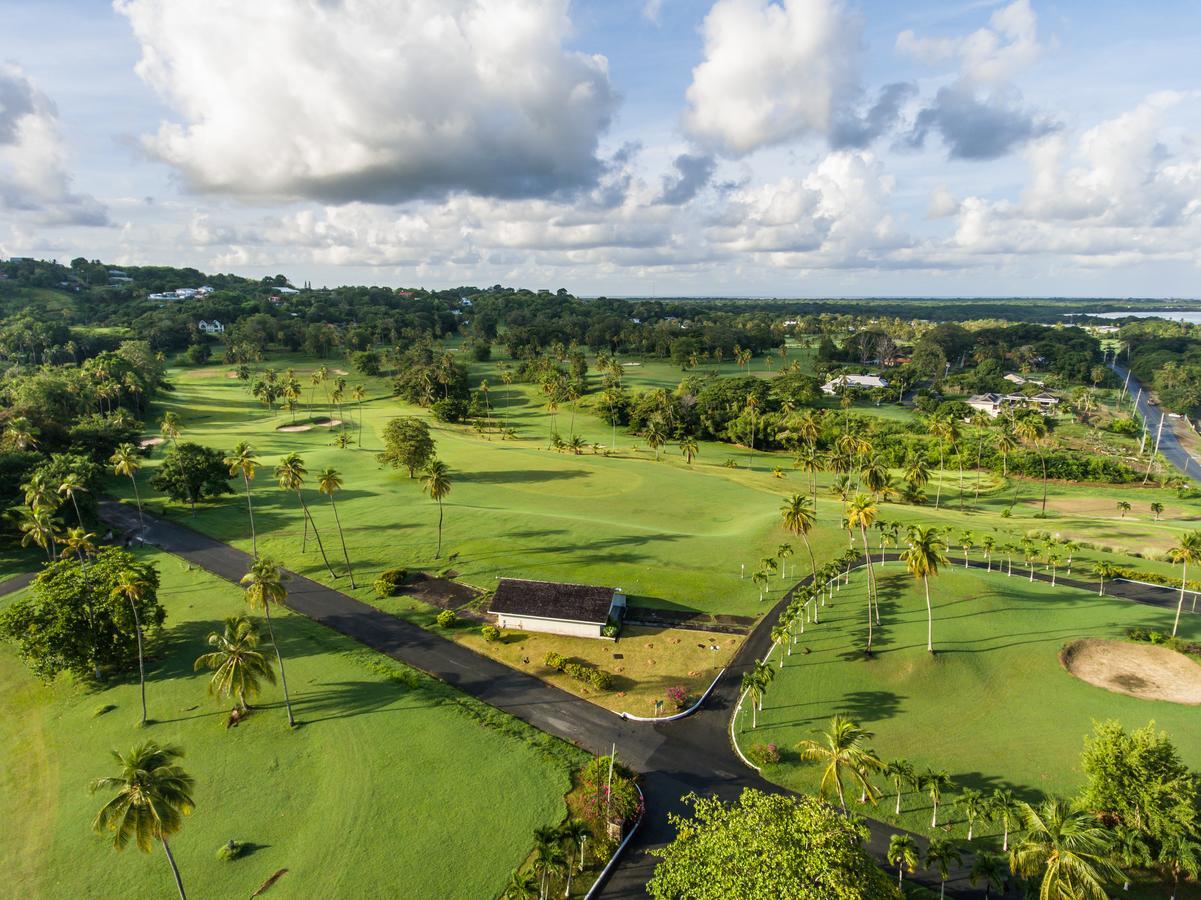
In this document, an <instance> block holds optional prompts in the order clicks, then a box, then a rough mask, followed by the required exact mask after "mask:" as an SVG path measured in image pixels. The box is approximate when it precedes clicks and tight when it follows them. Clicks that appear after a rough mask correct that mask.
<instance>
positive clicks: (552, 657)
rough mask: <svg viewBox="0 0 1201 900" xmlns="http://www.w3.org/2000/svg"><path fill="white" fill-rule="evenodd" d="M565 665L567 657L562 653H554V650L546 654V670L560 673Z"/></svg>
mask: <svg viewBox="0 0 1201 900" xmlns="http://www.w3.org/2000/svg"><path fill="white" fill-rule="evenodd" d="M565 665H567V657H566V656H564V655H563V654H562V653H556V652H555V651H554V650H551V651H550V652H548V653H547V654H546V667H547V668H548V669H558V670H559V671H560V672H562V671H563V667H564V666H565Z"/></svg>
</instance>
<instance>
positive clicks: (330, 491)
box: [317, 466, 358, 588]
mask: <svg viewBox="0 0 1201 900" xmlns="http://www.w3.org/2000/svg"><path fill="white" fill-rule="evenodd" d="M341 489H342V476H341V475H339V474H338V470H337V469H335V468H334V467H333V466H326V468H325V469H323V470H322V472H321V474H320V475H319V476H317V490H319V491H320V492H321V493H323V494H325V496H327V497H329V506H330V509H332V510H333V511H334V524H335V525H337V526H338V540H339V541H341V542H342V558H343V559H344V560H346V572H347V574H349V575H350V586H351V587H352V588H355V587H358V585H357V584H355V583H354V569H353V568H351V565H350V554H349V553H347V552H346V535H345V533H343V531H342V520H341V519H340V518H339V517H338V504H337V503H336V502H335V501H334V494H336V493H337V492H338V491H339V490H341Z"/></svg>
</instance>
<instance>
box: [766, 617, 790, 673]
mask: <svg viewBox="0 0 1201 900" xmlns="http://www.w3.org/2000/svg"><path fill="white" fill-rule="evenodd" d="M791 638H792V632H791V631H789V630H788V626H787V625H776V626H775V627H773V628H772V630H771V642H772V644H773V645H774V646H783V647H787V648H788V655H789V656H792V640H791ZM780 668H781V669H782V668H784V653H783V652H781V653H780Z"/></svg>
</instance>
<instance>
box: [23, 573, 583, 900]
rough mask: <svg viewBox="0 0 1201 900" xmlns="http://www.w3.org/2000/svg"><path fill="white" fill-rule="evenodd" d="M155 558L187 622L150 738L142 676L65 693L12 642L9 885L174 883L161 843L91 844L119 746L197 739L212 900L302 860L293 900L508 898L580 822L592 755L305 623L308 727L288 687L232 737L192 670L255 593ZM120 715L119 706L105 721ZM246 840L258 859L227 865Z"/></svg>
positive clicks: (178, 618)
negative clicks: (522, 873) (291, 718)
mask: <svg viewBox="0 0 1201 900" xmlns="http://www.w3.org/2000/svg"><path fill="white" fill-rule="evenodd" d="M153 559H154V561H155V562H156V563H157V564H158V566H159V571H160V573H161V576H162V579H163V586H162V589H161V591H160V598H161V599H162V601H163V603H164V604H165V606H166V608H167V612H168V618H167V626H168V629H167V632H166V642H165V645H164V647H163V648H162V652H161V655H160V656H159V657H158V658H156V659H154V660H152V661H150V663H149V665H148V679H149V684H148V699H149V705H150V714H151V717H152V718H155V719H157V720H159V721H158V724H153V725H152V726H150V727H149V728H147V729H145V730H141V729H138V728H137V727H135V723H136V722H137V719H138V715H139V711H138V702H137V692H138V691H137V684H136V680H135V681H132V682H129V683H125V684H120V685H117V686H114V687H110V688H107V689H105V690H99V691H90V690H88V689H86V688H84V687H81V686H78V685H76V684H74V683H72V682H69V681H68V680H66V679H62V680H60V681H58V682H56V683H55V684H53V685H50V686H46V685H43V684H42V683H41V682H39V681H37V680H36V679H35V678H34V677H33V676H32V675H30V674H29V672H28V671H27V669H26V668H25V666H24V665H23V664H22V663H21V662H20V661H19V660H18V659H17V657H16V656H15V654H14V652H13V650H12V647H11V646H9V645H0V719H2V720H3V721H4V722H5V723H6V725H5V727H4V728H3V729H0V809H3V810H4V811H5V840H4V841H3V842H0V869H2V870H3V871H4V873H5V887H4V889H3V891H0V893H3V894H4V895H5V896H13V897H29V898H37V897H46V898H51V897H166V896H168V895H170V894H171V893H172V892H173V891H174V887H173V886H172V884H171V873H170V870H169V868H168V866H167V862H166V859H165V858H164V857H163V855H162V852H161V850H156V852H155V853H153V854H151V855H149V856H147V855H144V854H142V853H139V852H138V851H136V850H135V849H129V850H126V851H125V852H124V853H121V854H118V853H116V852H114V851H113V849H112V847H111V845H110V844H108V843H106V842H105V841H104V840H103V839H101V838H99V837H96V836H95V835H93V834H92V832H91V822H92V817H93V816H94V815H95V812H96V810H97V809H99V807H100V806H101V805H102V804H103V803H104V801H105V799H106V797H104V796H100V795H97V796H93V795H90V794H89V793H88V783H89V782H90V781H91V780H92V779H93V778H95V777H97V776H101V775H108V774H115V771H114V761H113V760H112V758H111V757H110V755H109V751H110V750H112V749H115V748H116V749H121V750H123V751H125V750H129V749H130V748H131V747H133V746H134V745H136V744H137V743H138V742H140V741H142V740H145V739H147V738H153V739H154V740H156V741H159V742H161V743H172V744H178V745H179V746H181V747H183V748H184V750H185V751H186V756H185V757H184V759H183V765H184V767H185V768H186V769H187V771H188V772H190V773H191V774H192V775H193V776H194V777H195V779H196V787H195V793H194V796H195V800H196V811H195V813H194V814H193V815H192V816H191V817H189V818H188V819H187V820H186V821H185V825H184V828H183V831H182V832H181V833H180V834H179V835H178V836H177V837H176V838H175V840H173V841H172V848H173V850H174V852H175V854H176V858H177V860H178V863H179V867H180V870H181V872H182V875H183V878H184V883H185V886H186V887H187V888H188V889H189V893H190V894H191V895H192V896H196V897H238V896H241V897H246V896H249V895H250V894H251V892H252V891H254V890H255V888H256V887H258V885H259V884H261V883H262V882H263V881H264V880H265V879H267V878H268V877H269V876H271V875H272V874H273V873H274V872H276V871H277V870H279V869H284V868H286V869H287V870H288V872H287V874H286V875H284V876H283V877H282V878H281V879H280V880H279V881H278V882H277V883H276V884H275V886H274V887H272V888H271V890H270V896H271V897H273V898H277V897H278V898H285V897H296V898H302V897H303V898H311V897H334V896H337V897H378V896H395V897H463V898H480V897H491V896H495V895H496V894H497V893H499V891H500V890H501V889H502V887H503V886H504V882H505V880H506V878H507V876H508V873H509V872H510V871H511V870H512V869H513V868H514V867H515V866H517V865H519V864H520V863H521V862H522V861H523V860H524V859H525V858H526V855H527V854H528V852H529V848H530V846H531V843H532V837H531V835H532V832H533V829H534V828H536V827H538V826H541V825H551V824H557V823H558V822H559V821H561V820H562V818H563V816H564V815H565V811H566V810H565V805H564V800H563V797H564V794H565V793H566V792H567V791H568V790H569V789H570V777H569V769H570V768H571V766H572V764H573V761H575V760H577V757H581V756H582V755H580V754H578V751H576V750H574V749H573V748H571V747H569V746H567V745H566V744H563V743H561V742H558V741H556V740H554V739H553V738H550V737H548V736H546V735H543V734H541V733H539V732H536V731H535V730H534V729H532V728H530V727H528V726H526V725H524V724H523V723H520V722H518V721H516V720H514V719H512V718H510V717H508V716H504V715H503V714H501V713H498V712H496V711H495V710H492V709H490V708H488V707H485V706H483V705H482V704H479V703H477V702H475V701H473V700H470V699H469V698H465V697H464V696H463V695H461V694H458V693H457V692H455V691H454V690H453V689H451V688H449V687H447V686H445V685H443V684H441V683H439V682H436V681H434V680H433V679H430V678H428V677H427V676H424V675H418V674H417V673H415V672H413V671H412V670H409V669H406V668H405V667H403V666H400V665H399V664H396V663H393V662H392V661H390V660H388V659H387V658H385V657H382V656H379V655H378V654H374V653H371V652H370V651H367V650H364V649H361V648H358V646H357V645H356V644H354V643H353V642H352V641H350V640H349V639H346V638H343V637H341V636H339V635H337V634H335V633H334V632H331V631H328V630H326V629H324V628H322V627H320V626H318V625H316V624H314V623H312V622H310V621H308V620H307V619H304V618H303V617H301V616H298V615H294V614H289V613H287V612H286V611H283V612H281V613H280V614H279V615H278V617H277V618H275V628H276V633H277V635H278V636H279V638H280V647H281V650H282V652H283V655H284V661H285V666H286V671H287V674H288V684H289V687H290V688H291V691H292V696H293V703H294V706H295V710H296V714H297V718H298V719H299V720H300V721H301V722H302V723H303V724H302V726H301V727H300V728H298V729H296V730H295V731H290V730H289V729H288V727H287V724H286V719H285V716H284V711H283V709H282V703H281V698H282V694H281V691H280V689H279V688H278V687H274V688H273V687H271V686H269V685H268V686H266V690H265V693H264V695H263V697H262V699H261V701H260V703H261V704H262V708H259V709H257V710H256V711H255V712H254V714H253V715H252V716H251V717H250V718H249V719H248V720H247V721H246V722H244V723H242V724H241V725H239V726H238V727H237V728H233V729H229V730H227V729H226V727H225V720H226V715H227V713H228V710H229V705H230V704H228V703H225V704H220V703H218V702H217V701H216V700H215V699H213V698H211V697H209V696H208V695H207V694H206V684H207V679H208V675H207V673H193V672H192V661H193V659H194V658H195V657H196V656H197V655H199V654H200V653H201V652H204V650H205V649H206V645H205V643H204V641H205V636H206V635H207V634H208V633H209V632H210V631H211V630H213V629H214V628H217V627H219V623H220V622H221V620H222V618H223V617H224V616H227V615H231V614H235V613H239V612H242V611H243V610H244V609H245V604H244V602H243V599H242V592H241V591H240V590H239V589H238V588H236V587H235V586H233V585H230V584H228V583H226V582H223V581H220V580H218V579H216V578H214V577H212V576H209V575H207V574H204V573H202V572H198V571H195V570H192V571H188V570H187V567H186V564H184V563H182V562H181V561H180V560H178V559H177V558H175V557H172V556H168V555H165V554H154V555H153ZM6 602H11V598H6ZM105 705H112V706H113V707H114V708H113V709H112V710H111V711H109V712H106V713H104V714H102V715H99V716H95V715H94V712H95V711H96V710H97V709H99V708H101V707H103V706H105ZM231 838H232V839H236V840H241V841H248V842H251V843H253V844H254V845H255V846H256V848H257V849H255V850H254V851H253V853H251V854H250V855H249V856H247V857H244V858H242V859H239V860H237V861H234V862H221V861H218V860H217V859H216V856H215V854H216V852H217V849H218V847H219V846H220V845H221V844H223V843H224V842H225V841H227V840H229V839H231Z"/></svg>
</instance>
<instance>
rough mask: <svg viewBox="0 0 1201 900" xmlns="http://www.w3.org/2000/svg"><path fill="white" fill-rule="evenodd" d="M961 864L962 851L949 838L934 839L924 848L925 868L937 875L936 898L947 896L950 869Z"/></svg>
mask: <svg viewBox="0 0 1201 900" xmlns="http://www.w3.org/2000/svg"><path fill="white" fill-rule="evenodd" d="M962 862H963V851H962V850H961V849H960V847H959V844H958V842H956V841H954V840H952V839H950V838H935V839H934V840H932V841H930V846H929V847H927V848H926V868H927V869H933V870H934V871H936V872H937V873H938V883H939V888H938V896H939V897H940V898H943V897H946V895H947V879H948V878H950V877H951V867H952V866H958V865H960V864H961V863H962Z"/></svg>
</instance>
